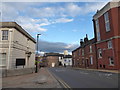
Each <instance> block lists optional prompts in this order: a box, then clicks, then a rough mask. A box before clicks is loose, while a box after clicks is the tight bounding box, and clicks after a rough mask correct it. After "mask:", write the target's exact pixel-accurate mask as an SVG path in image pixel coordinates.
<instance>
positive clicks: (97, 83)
mask: <svg viewBox="0 0 120 90" xmlns="http://www.w3.org/2000/svg"><path fill="white" fill-rule="evenodd" d="M48 70H49V71H50V72H51V73H52V74H53V75H54V76H55V77H57V79H59V80H61V81H63V82H64V83H65V84H67V86H68V87H69V88H118V74H115V73H108V72H97V71H90V70H77V69H72V68H63V67H61V68H49V69H48Z"/></svg>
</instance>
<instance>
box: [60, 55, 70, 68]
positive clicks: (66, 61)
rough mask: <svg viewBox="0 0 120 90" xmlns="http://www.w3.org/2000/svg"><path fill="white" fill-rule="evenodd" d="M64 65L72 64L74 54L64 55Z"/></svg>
mask: <svg viewBox="0 0 120 90" xmlns="http://www.w3.org/2000/svg"><path fill="white" fill-rule="evenodd" d="M62 65H63V66H72V55H64V56H63V60H62Z"/></svg>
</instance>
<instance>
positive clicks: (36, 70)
mask: <svg viewBox="0 0 120 90" xmlns="http://www.w3.org/2000/svg"><path fill="white" fill-rule="evenodd" d="M39 35H41V34H37V55H36V56H37V57H36V69H35V73H37V72H38V39H39Z"/></svg>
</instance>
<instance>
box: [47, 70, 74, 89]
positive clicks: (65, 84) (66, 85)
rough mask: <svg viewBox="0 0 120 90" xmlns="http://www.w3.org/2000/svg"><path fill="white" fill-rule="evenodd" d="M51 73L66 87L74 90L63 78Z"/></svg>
mask: <svg viewBox="0 0 120 90" xmlns="http://www.w3.org/2000/svg"><path fill="white" fill-rule="evenodd" d="M48 72H49V71H48ZM49 73H50V72H49ZM51 74H52V75H53V76H54V77H55V78H56V79H57V80H58V81H59V82H60V83H61V84H62V85H63V86H64V88H69V89H70V90H72V89H71V87H70V86H69V85H68V84H67V83H65V82H64V81H63V80H61V79H60V78H59V77H57V76H56V75H55V74H54V73H52V72H51Z"/></svg>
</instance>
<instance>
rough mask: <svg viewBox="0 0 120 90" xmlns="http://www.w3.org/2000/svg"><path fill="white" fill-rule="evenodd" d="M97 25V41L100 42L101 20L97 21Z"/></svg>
mask: <svg viewBox="0 0 120 90" xmlns="http://www.w3.org/2000/svg"><path fill="white" fill-rule="evenodd" d="M95 24H96V34H97V41H100V30H99V20H98V19H97V20H96V21H95Z"/></svg>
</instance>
